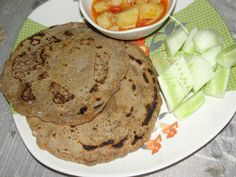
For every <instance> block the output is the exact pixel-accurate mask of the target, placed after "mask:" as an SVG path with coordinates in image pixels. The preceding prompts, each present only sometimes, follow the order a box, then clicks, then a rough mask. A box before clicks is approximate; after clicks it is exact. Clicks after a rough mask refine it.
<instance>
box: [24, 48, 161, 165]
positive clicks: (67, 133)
mask: <svg viewBox="0 0 236 177" xmlns="http://www.w3.org/2000/svg"><path fill="white" fill-rule="evenodd" d="M127 53H128V55H129V70H128V72H127V73H126V75H125V76H124V78H123V80H122V81H121V85H120V89H119V90H118V91H117V92H116V93H115V94H114V95H113V96H112V98H111V100H110V101H109V102H108V104H107V106H106V107H105V108H104V110H103V111H102V112H101V113H100V114H98V115H97V116H96V118H95V119H93V120H92V121H90V122H87V123H84V124H82V125H78V126H67V125H58V124H54V123H50V122H44V121H42V120H40V119H38V118H35V117H28V118H27V120H28V122H29V125H30V127H31V129H32V131H33V134H34V136H36V138H37V143H38V145H39V147H40V148H42V149H45V150H47V151H49V152H51V153H52V154H54V155H56V156H57V157H59V158H62V159H65V160H71V161H75V162H79V163H83V164H86V165H94V164H97V163H102V162H108V161H111V160H113V159H115V158H118V157H123V156H124V155H126V154H127V153H129V152H132V151H135V150H137V149H138V148H140V147H141V146H142V145H143V144H144V143H145V142H146V141H148V140H149V138H150V135H151V133H152V131H153V128H154V125H155V123H156V118H157V116H158V113H159V110H160V106H161V98H160V95H159V87H158V83H157V79H156V73H155V69H154V67H153V66H152V63H151V61H150V60H149V59H148V58H147V57H145V56H144V53H143V51H141V50H140V49H139V48H138V47H137V46H135V45H133V44H127ZM137 103H138V104H137Z"/></svg>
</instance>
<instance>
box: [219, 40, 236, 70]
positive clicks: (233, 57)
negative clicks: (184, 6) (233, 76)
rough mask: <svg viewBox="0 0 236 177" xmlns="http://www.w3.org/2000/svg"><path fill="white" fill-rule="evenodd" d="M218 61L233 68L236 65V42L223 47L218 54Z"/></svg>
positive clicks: (226, 66)
mask: <svg viewBox="0 0 236 177" xmlns="http://www.w3.org/2000/svg"><path fill="white" fill-rule="evenodd" d="M217 63H219V64H220V65H222V66H224V67H225V68H231V67H233V66H235V65H236V44H233V45H231V46H229V47H227V48H225V49H223V50H222V51H221V52H220V53H219V54H218V56H217Z"/></svg>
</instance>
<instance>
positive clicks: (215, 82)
mask: <svg viewBox="0 0 236 177" xmlns="http://www.w3.org/2000/svg"><path fill="white" fill-rule="evenodd" d="M229 75H230V69H228V68H225V67H223V66H221V65H217V67H216V71H215V76H214V77H213V79H212V80H211V81H209V82H208V83H207V85H206V86H205V88H204V93H205V94H206V95H210V96H215V97H220V98H223V97H224V95H225V92H226V88H227V85H228V81H229Z"/></svg>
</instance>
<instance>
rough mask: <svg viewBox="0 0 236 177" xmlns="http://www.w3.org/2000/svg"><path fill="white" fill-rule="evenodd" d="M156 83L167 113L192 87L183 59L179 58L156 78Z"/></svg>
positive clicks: (190, 77)
mask: <svg viewBox="0 0 236 177" xmlns="http://www.w3.org/2000/svg"><path fill="white" fill-rule="evenodd" d="M158 81H159V84H160V87H161V90H162V93H163V95H164V97H165V99H166V102H167V105H168V108H169V111H172V110H174V108H175V107H176V106H177V105H178V104H179V103H180V102H181V101H182V100H183V99H184V98H185V96H186V95H188V93H189V92H190V90H191V89H192V87H193V78H192V75H191V73H190V71H189V68H188V64H187V63H186V61H185V60H184V58H183V57H179V58H178V59H177V60H176V62H175V63H174V64H173V65H171V67H170V68H168V69H167V70H165V72H163V73H162V74H161V75H160V76H159V77H158Z"/></svg>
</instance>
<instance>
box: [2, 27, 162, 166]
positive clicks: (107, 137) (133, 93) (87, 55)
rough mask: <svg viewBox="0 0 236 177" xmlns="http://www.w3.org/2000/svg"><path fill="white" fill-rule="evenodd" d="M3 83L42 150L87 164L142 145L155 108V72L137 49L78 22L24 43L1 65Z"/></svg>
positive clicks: (157, 97) (157, 107)
mask: <svg viewBox="0 0 236 177" xmlns="http://www.w3.org/2000/svg"><path fill="white" fill-rule="evenodd" d="M2 85H3V92H4V95H5V96H6V98H7V99H8V101H9V102H10V104H11V105H12V106H13V109H14V110H15V111H16V112H18V113H19V114H21V115H24V116H26V117H27V120H28V123H29V126H30V128H31V129H32V132H33V135H34V136H35V137H36V140H37V144H38V146H39V147H40V148H41V149H44V150H47V151H48V152H50V153H52V154H54V155H55V156H57V157H58V158H61V159H65V160H69V161H74V162H79V163H83V164H86V165H95V164H97V163H103V162H108V161H111V160H114V159H116V158H118V157H123V156H125V155H126V154H128V153H129V152H132V151H135V150H137V149H138V148H140V147H141V146H142V145H143V144H144V143H145V142H146V141H148V140H149V138H150V135H151V133H152V131H153V128H154V125H155V123H156V118H157V116H158V114H159V110H160V106H161V98H160V95H159V86H158V83H157V78H156V71H155V69H154V67H153V65H152V63H151V61H150V59H149V58H147V57H146V56H145V55H144V53H143V51H142V50H141V49H139V47H137V46H136V45H135V44H132V43H125V42H122V41H117V40H113V39H110V38H107V37H104V36H103V35H101V34H99V33H97V32H95V31H93V30H92V29H91V28H89V27H88V26H87V25H85V24H80V23H68V24H64V25H58V26H53V27H51V28H49V29H46V30H44V31H41V32H39V33H37V34H35V35H33V36H31V37H29V38H27V39H25V40H24V41H22V42H21V43H20V44H19V45H18V47H17V49H16V50H15V52H14V53H12V55H11V56H10V58H9V60H7V61H6V63H5V66H4V71H3V78H2Z"/></svg>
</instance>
